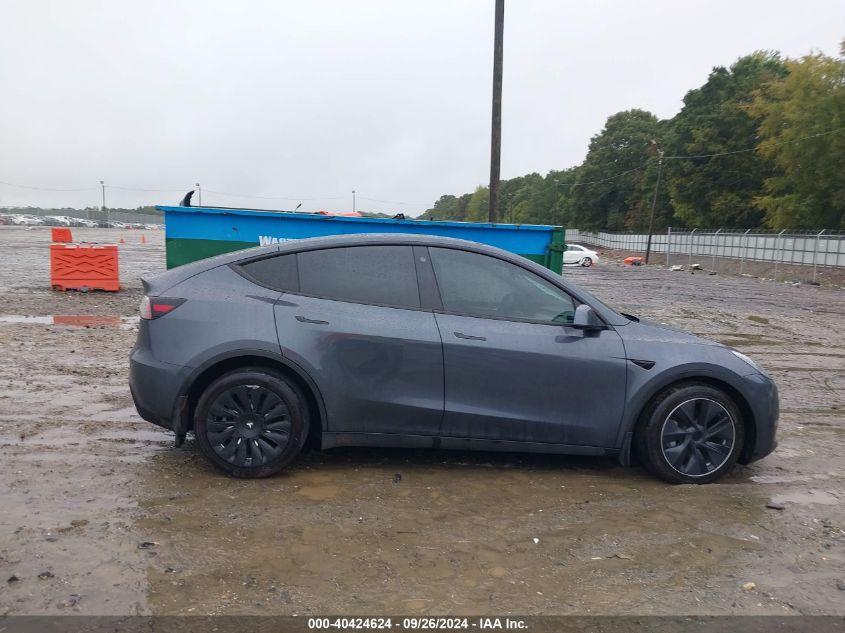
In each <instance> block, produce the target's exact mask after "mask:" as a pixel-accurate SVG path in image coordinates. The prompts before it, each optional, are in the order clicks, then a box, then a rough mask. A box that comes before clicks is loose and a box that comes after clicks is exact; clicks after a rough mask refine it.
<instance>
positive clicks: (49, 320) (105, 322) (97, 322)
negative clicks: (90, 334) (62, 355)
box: [0, 314, 140, 330]
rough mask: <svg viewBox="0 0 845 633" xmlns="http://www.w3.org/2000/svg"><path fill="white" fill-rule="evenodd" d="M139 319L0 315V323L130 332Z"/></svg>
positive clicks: (99, 316) (100, 316) (61, 315)
mask: <svg viewBox="0 0 845 633" xmlns="http://www.w3.org/2000/svg"><path fill="white" fill-rule="evenodd" d="M139 320H140V317H137V316H131V317H120V316H114V315H85V314H55V315H51V316H24V315H20V314H0V323H18V324H24V325H26V324H30V325H66V326H70V327H87V328H92V327H107V328H119V329H123V330H131V329H134V328H136V327H137V326H138V321H139Z"/></svg>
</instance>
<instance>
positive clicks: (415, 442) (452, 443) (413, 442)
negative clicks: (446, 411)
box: [321, 431, 619, 456]
mask: <svg viewBox="0 0 845 633" xmlns="http://www.w3.org/2000/svg"><path fill="white" fill-rule="evenodd" d="M336 446H380V447H385V448H441V449H448V450H463V451H503V452H510V453H556V454H561V455H611V456H617V455H618V454H619V450H618V449H610V448H602V447H600V446H579V445H575V444H546V443H543V442H512V441H505V440H480V439H472V438H462V437H436V436H431V435H400V434H398V433H331V432H327V431H323V434H322V446H321V447H322V448H324V449H326V448H333V447H336Z"/></svg>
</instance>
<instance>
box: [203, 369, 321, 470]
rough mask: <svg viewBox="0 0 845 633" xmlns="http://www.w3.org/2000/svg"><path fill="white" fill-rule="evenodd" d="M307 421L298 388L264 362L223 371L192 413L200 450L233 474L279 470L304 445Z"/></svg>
mask: <svg viewBox="0 0 845 633" xmlns="http://www.w3.org/2000/svg"><path fill="white" fill-rule="evenodd" d="M308 425H309V419H308V407H307V404H306V401H305V398H304V397H303V395H302V392H301V391H300V390H299V388H298V387H297V386H296V385H295V384H293V383H292V382H291V381H289V380H288V379H286V378H285V377H284V376H282V375H281V374H278V373H276V372H273V371H271V370H268V369H264V368H246V369H239V370H236V371H233V372H230V373H228V374H225V375H224V376H221V377H220V378H218V379H217V380H215V381H214V382H213V383H211V384H210V385H209V386H208V387H207V388H206V390H205V391H204V392H203V394H202V395H201V396H200V399H199V402H197V407H196V411H195V414H194V433H195V434H196V437H197V443H198V444H199V446H200V450H202V452H203V454H204V455H205V456H206V457H207V458H208V459H209V460H210V461H211V462H212V463H213V464H214V465H215V466H217V467H218V468H220V469H221V470H223V471H225V472H226V473H228V474H230V475H232V476H234V477H246V478H256V477H267V476H268V475H273V474H275V473H277V472H279V471H280V470H282V469H283V468H284V467H285V466H287V465H288V464H290V463H291V462H292V461H293V460H294V459H296V457H297V455H299V453H300V451H301V450H302V447H303V446H304V444H305V440H306V438H307V437H308Z"/></svg>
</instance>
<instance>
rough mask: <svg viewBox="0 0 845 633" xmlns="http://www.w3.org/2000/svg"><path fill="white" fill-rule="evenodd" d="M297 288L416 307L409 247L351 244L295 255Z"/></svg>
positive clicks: (316, 293)
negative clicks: (296, 256)
mask: <svg viewBox="0 0 845 633" xmlns="http://www.w3.org/2000/svg"><path fill="white" fill-rule="evenodd" d="M298 258H299V282H300V291H301V292H302V293H303V294H308V295H314V296H316V297H323V298H326V299H336V300H338V301H352V302H355V303H368V304H375V305H385V306H395V307H400V308H419V307H420V293H419V288H418V286H417V274H416V268H415V266H414V256H413V250H412V248H411V247H410V246H388V245H385V246H351V247H345V248H327V249H323V250H317V251H306V252H302V253H299V254H298Z"/></svg>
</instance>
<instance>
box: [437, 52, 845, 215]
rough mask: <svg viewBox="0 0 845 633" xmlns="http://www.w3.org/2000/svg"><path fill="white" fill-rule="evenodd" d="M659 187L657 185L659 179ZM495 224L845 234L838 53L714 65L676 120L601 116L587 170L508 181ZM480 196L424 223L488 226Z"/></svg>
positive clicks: (639, 113) (452, 200) (842, 70)
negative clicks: (484, 223) (824, 230)
mask: <svg viewBox="0 0 845 633" xmlns="http://www.w3.org/2000/svg"><path fill="white" fill-rule="evenodd" d="M659 170H660V172H661V173H660V183H659V186H658V182H657V180H658V171H659ZM501 201H502V202H501V208H500V209H499V210H498V220H499V221H502V222H515V223H532V224H561V225H564V226H568V227H573V228H582V229H592V230H602V229H603V230H609V231H643V230H645V229H647V228H648V225H649V220H650V216H651V210H652V205H653V206H654V228H655V230H663V229H665V228H666V227H667V226H677V227H687V228H696V227H702V228H707V227H725V228H733V229H749V228H767V229H775V230H781V229H795V230H797V229H821V228H828V229H845V42H843V44H842V47H841V50H840V56H839V57H830V56H826V55H823V54H821V53H814V54H810V55H807V56H805V57H802V58H800V59H788V58H783V57H782V56H781V55H780V54H779V53H777V52H772V51H760V52H755V53H753V54H751V55H747V56H745V57H742V58H740V59H738V60H737V61H736V62H735V63H734V64H733V65H731V66H730V67H729V68H725V67H722V66H717V67H715V68H714V69H713V71H712V72H711V73H710V75H709V77H708V79H707V81H706V82H705V83H704V85H703V86H701V87H699V88H695V89H693V90H690V91H689V92H687V94H686V96H685V97H684V100H683V107H682V108H681V110H680V112H678V114H677V115H676V116H674V117H673V118H671V119H664V120H661V119H658V118H657V117H656V116H655V115H653V114H651V113H650V112H647V111H645V110H637V109H634V110H627V111H624V112H618V113H616V114H614V115H612V116H610V117H608V119H607V122H606V123H605V126H604V129H602V130H601V132H599V133H598V134H596V135H595V136H593V137H592V139H591V140H590V145H589V149H588V151H587V155H586V157H585V159H584V161H583V162H582V163H581V164H580V165H578V166H576V167H571V168H569V169H564V170H562V171H550V172H549V173H548V174H546V175H545V176H542V175H540V174H537V173H532V174H527V175H525V176H519V177H517V178H511V179H509V180H503V181H502V182H501ZM487 213H488V190H487V187H478V188H476V190H475V191H474V192H472V193H465V194H463V195H458V196H455V195H443V196H441V197H440V198H439V199H438V200H437V202H436V203H435V204H434V206H433V207H432V208H431V209H428V210H427V211H426V212H425V213H423V215H422V216H421V219H429V220H430V219H438V220H469V221H486V220H487Z"/></svg>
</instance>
